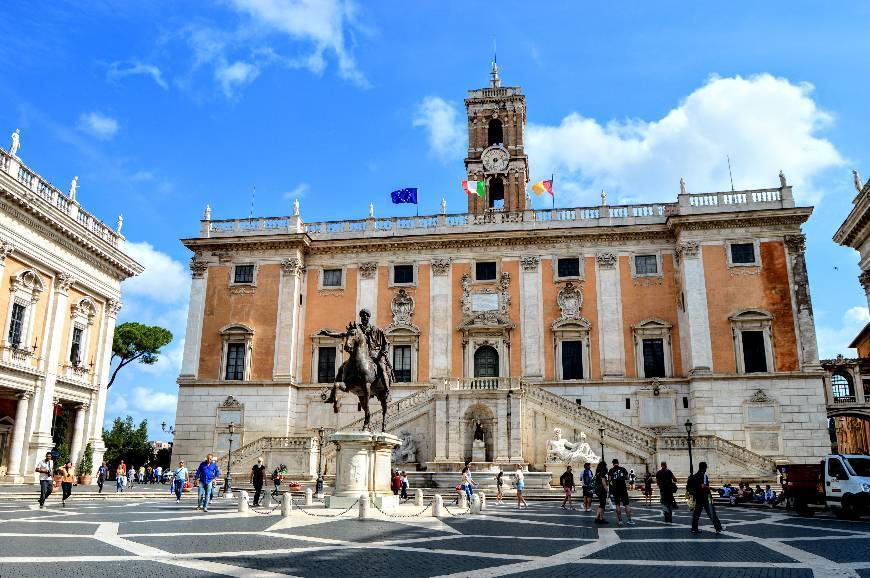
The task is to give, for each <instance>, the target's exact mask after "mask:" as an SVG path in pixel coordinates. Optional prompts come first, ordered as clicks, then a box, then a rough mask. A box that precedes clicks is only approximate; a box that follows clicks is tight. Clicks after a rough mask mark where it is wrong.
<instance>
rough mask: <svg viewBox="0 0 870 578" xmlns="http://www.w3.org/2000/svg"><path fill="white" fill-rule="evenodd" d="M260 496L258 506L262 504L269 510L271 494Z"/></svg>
mask: <svg viewBox="0 0 870 578" xmlns="http://www.w3.org/2000/svg"><path fill="white" fill-rule="evenodd" d="M260 496H261V497H260V504H262V506H263V507H264V508H271V507H272V494H271V493H270V492H263V493H262V494H260Z"/></svg>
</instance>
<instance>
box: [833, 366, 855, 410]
mask: <svg viewBox="0 0 870 578" xmlns="http://www.w3.org/2000/svg"><path fill="white" fill-rule="evenodd" d="M831 394H832V395H833V396H834V403H849V402H851V403H854V402H855V386H854V385H853V384H852V376H851V375H849V374H848V373H847V372H845V371H842V370H837V371H835V372H834V373H833V374H832V375H831Z"/></svg>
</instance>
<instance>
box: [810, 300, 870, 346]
mask: <svg viewBox="0 0 870 578" xmlns="http://www.w3.org/2000/svg"><path fill="white" fill-rule="evenodd" d="M868 321H870V311H868V309H867V307H863V306H857V307H850V308H849V309H847V310H846V312H845V313H843V317H842V319H841V320H840V323H838V324H837V325H836V327H830V326H828V325H827V323H826V322H825V320H824V315H817V317H816V337H817V339H818V343H819V357H820V358H822V359H830V358H833V357H836V356H837V354H840V353H842V354H843V355H845V356H846V357H849V356H851V355H854V352H853V353H851V354H850V353H849V343H851V342H852V340H853V339H854V338H855V336H856V335H858V332H859V331H861V330H862V329H863V328H864V326H865V325H866V324H867V322H868Z"/></svg>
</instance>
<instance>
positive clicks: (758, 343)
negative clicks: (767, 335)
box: [740, 331, 767, 373]
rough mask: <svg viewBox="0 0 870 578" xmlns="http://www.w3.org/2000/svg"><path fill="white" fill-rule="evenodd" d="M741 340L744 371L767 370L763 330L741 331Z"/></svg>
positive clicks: (760, 371) (758, 371) (759, 371)
mask: <svg viewBox="0 0 870 578" xmlns="http://www.w3.org/2000/svg"><path fill="white" fill-rule="evenodd" d="M740 333H741V340H742V341H743V369H744V370H745V371H746V373H764V372H766V371H767V354H766V353H765V351H764V332H763V331H741V332H740Z"/></svg>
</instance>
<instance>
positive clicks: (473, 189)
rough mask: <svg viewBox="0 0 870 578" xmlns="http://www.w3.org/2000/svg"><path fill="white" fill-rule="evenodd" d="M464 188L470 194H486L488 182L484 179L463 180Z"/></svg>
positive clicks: (481, 195) (482, 195)
mask: <svg viewBox="0 0 870 578" xmlns="http://www.w3.org/2000/svg"><path fill="white" fill-rule="evenodd" d="M462 189H463V190H464V191H465V193H466V194H468V195H477V196H478V197H485V196H486V184H485V183H484V182H483V181H462Z"/></svg>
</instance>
